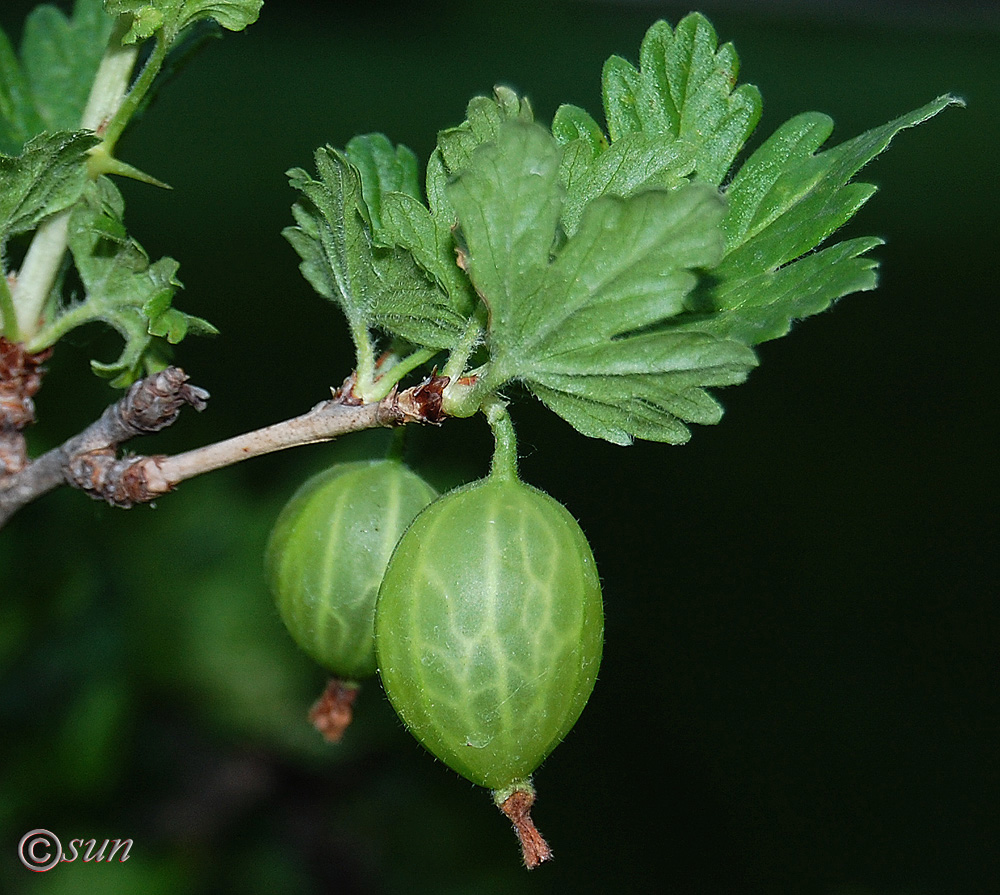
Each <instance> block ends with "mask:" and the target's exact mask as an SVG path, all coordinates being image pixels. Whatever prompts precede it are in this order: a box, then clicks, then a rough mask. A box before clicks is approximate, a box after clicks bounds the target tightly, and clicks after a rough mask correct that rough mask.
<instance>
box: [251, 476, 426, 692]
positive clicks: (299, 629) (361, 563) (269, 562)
mask: <svg viewBox="0 0 1000 895" xmlns="http://www.w3.org/2000/svg"><path fill="white" fill-rule="evenodd" d="M436 497H437V492H436V491H435V490H434V488H433V487H431V485H429V484H428V483H427V482H425V481H424V480H423V479H422V478H421V477H420V476H419V475H417V474H416V473H415V472H413V471H412V470H411V469H409V468H408V467H407V466H405V465H403V463H402V462H400V461H398V460H372V461H357V462H352V463H341V464H338V465H336V466H333V467H331V468H330V469H328V470H325V471H324V472H321V473H320V474H318V475H316V476H314V477H313V478H311V479H310V480H309V481H307V482H306V483H305V484H304V485H303V486H302V487H301V488H300V489H299V490H298V491H297V492H296V493H295V494H294V495H293V496H292V498H291V500H290V501H289V502H288V504H287V505H286V506H285V508H284V509H283V510H282V511H281V514H280V515H279V516H278V519H277V521H276V523H275V526H274V530H273V531H272V533H271V538H270V541H269V542H268V546H267V551H266V554H265V568H266V573H267V577H268V581H269V583H270V586H271V590H272V593H273V594H274V598H275V602H276V604H277V607H278V611H279V613H280V614H281V618H282V621H283V622H284V623H285V627H287V628H288V631H289V633H290V634H291V635H292V638H293V639H294V640H295V642H296V643H297V644H298V645H299V646H300V647H301V648H302V649H303V650H304V651H305V652H306V653H307V654H308V655H309V656H311V657H312V658H313V659H315V660H316V661H317V662H318V663H319V664H320V665H323V666H324V667H325V668H327V669H328V670H329V671H331V672H333V674H334V675H336V676H337V678H339V679H340V681H341V682H348V683H349V682H356V681H359V680H361V679H363V678H367V677H371V676H372V675H373V674H374V673H375V639H374V622H373V619H374V614H375V598H376V595H377V593H378V588H379V584H380V583H381V581H382V575H383V574H384V572H385V568H386V564H387V563H388V561H389V557H390V555H391V554H392V550H393V548H394V547H395V546H396V542H397V541H398V540H399V538H400V536H401V535H402V533H403V532H404V531H405V530H406V527H407V526H408V525H409V524H410V522H411V521H412V520H413V518H414V517H415V516H416V515H417V513H419V512H420V510H422V509H423V508H424V507H425V506H427V504H429V503H430V502H431V501H432V500H434V499H435V498H436Z"/></svg>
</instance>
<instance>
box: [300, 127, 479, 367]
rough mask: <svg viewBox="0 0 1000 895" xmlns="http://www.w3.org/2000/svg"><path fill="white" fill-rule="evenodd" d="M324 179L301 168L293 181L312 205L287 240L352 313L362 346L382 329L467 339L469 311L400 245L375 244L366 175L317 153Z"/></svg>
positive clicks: (441, 339) (330, 154) (440, 341)
mask: <svg viewBox="0 0 1000 895" xmlns="http://www.w3.org/2000/svg"><path fill="white" fill-rule="evenodd" d="M316 168H317V172H318V175H319V177H318V179H316V178H313V177H312V176H311V175H309V174H307V173H306V172H305V171H303V170H301V169H294V170H292V171H290V172H289V180H290V182H291V184H292V186H294V187H295V188H296V189H298V190H300V191H301V192H302V193H303V194H304V196H305V198H306V201H303V202H299V203H297V204H296V205H295V207H294V208H293V214H294V216H295V220H296V226H295V227H289V228H287V229H286V230H285V236H286V238H287V239H288V240H289V242H290V243H291V244H292V246H293V247H294V248H295V250H296V251H297V252H298V253H299V256H300V257H301V258H302V264H301V270H302V273H303V275H304V276H305V278H306V279H307V280H308V281H309V283H310V284H311V285H312V286H313V288H314V289H316V291H317V292H319V294H320V295H322V296H324V297H326V298H329V299H331V300H333V301H335V302H337V304H338V305H340V307H341V309H342V310H343V311H344V314H345V316H346V317H347V319H348V323H349V324H350V327H351V331H352V333H353V334H354V336H355V339H356V341H357V340H358V339H361V338H365V335H364V333H365V332H366V331H367V330H368V329H369V328H371V327H378V328H380V329H383V330H385V331H387V332H389V333H392V334H394V335H397V336H400V337H402V338H404V339H406V340H408V341H410V342H413V343H415V344H418V345H424V346H429V347H434V348H445V347H449V346H451V345H452V344H454V342H455V340H456V339H457V337H458V336H459V335H460V334H461V332H462V330H463V328H464V325H465V317H464V315H463V313H462V309H461V308H459V307H457V306H456V304H455V303H454V302H453V301H451V299H450V297H449V296H448V295H447V294H446V293H445V292H443V291H442V290H441V289H440V288H438V286H437V284H436V283H435V282H433V281H432V280H431V279H429V278H428V277H427V276H426V275H425V274H424V273H423V271H422V270H421V269H420V268H419V267H418V266H417V263H416V262H415V261H414V258H413V256H412V255H411V254H410V253H409V252H408V251H406V250H405V249H402V248H399V247H396V246H394V247H390V248H383V247H379V246H377V245H375V244H374V241H373V239H372V234H371V228H370V224H369V221H368V216H369V210H368V206H367V205H366V203H365V201H364V197H363V192H362V181H361V174H360V173H359V172H358V170H357V168H355V167H354V166H353V165H352V164H351V163H350V161H349V160H348V159H347V157H346V156H345V155H344V154H343V153H340V152H337V151H336V150H334V149H332V148H330V147H327V148H325V149H320V150H319V151H318V152H317V153H316Z"/></svg>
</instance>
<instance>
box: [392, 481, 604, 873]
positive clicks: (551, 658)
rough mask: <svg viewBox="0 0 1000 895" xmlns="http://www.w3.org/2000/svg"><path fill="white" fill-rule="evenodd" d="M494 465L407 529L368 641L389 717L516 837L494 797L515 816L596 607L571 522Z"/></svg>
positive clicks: (563, 713) (548, 743)
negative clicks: (489, 795) (485, 792)
mask: <svg viewBox="0 0 1000 895" xmlns="http://www.w3.org/2000/svg"><path fill="white" fill-rule="evenodd" d="M496 470H497V467H496V465H495V467H494V472H493V474H491V475H490V476H489V477H487V478H486V479H483V480H481V481H478V482H475V483H473V484H471V485H466V486H464V487H462V488H459V489H457V490H455V491H452V492H450V493H448V494H446V495H445V496H443V497H441V498H440V499H438V500H436V501H435V502H434V503H432V504H431V505H430V506H428V507H427V509H425V510H424V511H423V512H421V513H420V515H419V516H417V518H416V519H415V520H414V521H413V524H412V525H411V526H410V527H409V528H408V529H407V531H406V533H405V534H404V535H403V537H402V539H401V540H400V542H399V544H398V545H397V546H396V549H395V551H394V552H393V555H392V559H391V560H390V561H389V566H388V568H387V569H386V573H385V577H384V578H383V580H382V585H381V587H380V589H379V596H378V602H377V605H376V612H375V645H376V654H377V657H378V667H379V674H380V676H381V679H382V684H383V686H384V688H385V691H386V693H387V694H388V697H389V700H390V702H391V703H392V705H393V707H394V708H395V710H396V712H397V714H398V715H399V716H400V718H401V719H402V721H403V722H404V723H405V725H406V726H407V727H408V728H409V730H410V731H411V733H413V734H414V736H415V737H416V738H417V739H418V740H419V741H420V742H421V743H422V744H423V745H424V746H425V747H426V748H427V749H428V750H430V751H431V752H432V753H433V754H434V755H436V756H437V757H438V758H439V759H441V761H443V762H444V763H445V764H447V765H448V766H449V767H451V768H453V769H454V770H455V771H458V773H460V774H462V775H463V776H464V777H466V778H468V779H469V780H471V781H472V782H473V783H476V784H478V785H480V786H483V787H486V788H488V789H491V790H493V794H494V799H495V801H496V802H497V804H498V805H499V806H500V807H501V808H502V810H504V811H505V813H507V814H508V816H509V817H511V819H512V820H514V821H515V827H518V833H519V835H521V838H522V845H525V842H524V830H522V829H521V827H520V826H519V824H518V821H517V820H516V819H515V818H514V817H513V816H512V815H511V813H510V811H509V810H508V808H507V807H504V806H505V804H506V803H507V801H508V799H511V798H512V797H516V800H519V801H520V802H521V803H522V807H523V808H524V813H525V814H527V808H528V807H530V802H531V800H532V799H533V797H534V790H533V788H532V786H531V782H530V777H531V774H532V773H533V772H534V771H535V769H536V768H537V767H538V765H539V764H540V763H541V762H542V760H543V759H544V758H545V757H546V756H547V755H548V754H549V753H550V752H551V751H552V750H553V749H554V748H555V747H556V745H558V743H559V742H560V741H561V740H562V739H563V738H564V737H565V736H566V734H567V733H568V732H569V731H570V729H571V728H572V727H573V725H574V724H575V722H576V720H577V718H578V717H579V715H580V713H581V712H582V711H583V707H584V706H585V705H586V703H587V700H588V698H589V697H590V693H591V690H592V689H593V687H594V682H595V680H596V678H597V671H598V667H599V665H600V661H601V652H602V646H603V633H604V613H603V606H602V601H601V585H600V580H599V578H598V574H597V569H596V566H595V563H594V557H593V554H592V553H591V550H590V546H589V545H588V543H587V540H586V538H585V537H584V534H583V532H582V531H581V529H580V526H579V525H578V524H577V522H576V520H575V519H574V518H573V517H572V516H571V515H570V513H569V512H568V511H567V510H566V508H565V507H563V506H562V504H560V503H558V502H557V501H556V500H554V499H553V498H552V497H550V496H549V495H547V494H545V493H544V492H542V491H539V490H538V489H536V488H533V487H531V486H529V485H526V484H524V483H523V482H521V481H519V480H518V479H517V477H516V475H515V474H513V473H509V474H504V473H502V472H501V473H498V472H497V471H496ZM525 801H526V803H527V804H526V806H525V805H524V804H523V803H524V802H525ZM529 824H530V818H529ZM531 829H532V830H533V827H532V828H531ZM534 835H537V831H534ZM538 838H539V840H540V841H541V843H542V845H543V846H544V840H541V839H540V837H538ZM545 849H546V851H545V853H543V854H542V856H541V857H532V856H531V855H529V852H528V848H527V847H525V863H526V864H528V866H529V867H531V866H535V865H536V864H537V863H539V862H540V861H542V860H546V859H547V857H549V856H550V855H551V853H550V852H548V851H547V846H545Z"/></svg>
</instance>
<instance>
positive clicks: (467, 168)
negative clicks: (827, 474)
mask: <svg viewBox="0 0 1000 895" xmlns="http://www.w3.org/2000/svg"><path fill="white" fill-rule="evenodd" d="M738 72H739V60H738V58H737V56H736V53H735V51H734V50H733V48H732V46H731V45H730V44H722V45H720V44H719V42H718V39H717V36H716V33H715V31H714V30H713V28H712V26H711V24H710V23H709V22H708V20H707V19H706V18H705V17H704V16H702V15H700V14H697V13H693V14H691V15H688V16H687V17H685V18H684V19H683V20H681V21H680V22H679V24H678V25H677V26H676V28H674V27H671V26H670V25H669V24H668V23H666V22H663V21H660V22H657V23H656V24H654V25H653V26H652V27H651V28H650V29H649V31H648V32H647V34H646V36H645V38H644V40H643V42H642V46H641V48H640V52H639V64H638V66H633V65H632V64H631V63H630V62H628V61H626V60H625V59H622V58H620V57H618V56H612V57H611V58H610V59H608V61H607V63H606V64H605V66H604V71H603V80H602V93H603V103H604V114H605V122H606V124H605V126H603V127H602V126H601V125H600V124H599V123H598V122H597V121H596V120H595V119H594V118H593V117H592V116H591V115H590V114H588V113H587V112H586V111H584V110H583V109H581V108H579V107H576V106H570V105H564V106H561V107H560V108H559V109H558V110H557V112H556V114H555V116H554V118H553V121H552V124H551V126H550V127H543V126H542V125H541V124H539V123H538V122H536V121H535V117H534V114H533V111H532V108H531V106H530V104H529V103H528V101H527V100H526V99H524V98H523V97H519V96H517V95H516V94H515V93H514V92H513V91H511V90H509V89H506V88H497V90H496V92H495V95H494V96H493V97H476V98H475V99H473V100H472V102H471V103H470V104H469V106H468V109H467V114H466V119H465V121H464V122H462V124H460V125H459V126H457V127H453V128H449V129H447V130H444V131H442V132H441V133H440V134H439V135H438V141H437V147H436V148H435V150H434V151H433V153H432V154H431V156H430V159H429V160H428V163H427V168H426V174H425V177H424V183H423V196H422V195H421V192H420V188H419V182H418V178H417V173H416V163H415V160H414V157H413V154H412V153H411V152H410V151H409V150H407V149H406V148H405V147H402V146H393V145H392V144H391V143H390V142H389V140H388V139H387V138H386V137H385V136H383V135H381V134H371V135H367V136H363V137H357V138H355V139H354V140H352V141H351V143H350V144H349V145H348V146H347V147H346V149H345V150H344V151H338V150H335V149H333V148H331V147H324V148H322V149H320V150H319V151H318V152H317V153H316V174H315V176H314V175H311V174H307V173H306V172H305V171H303V170H301V169H295V170H293V171H291V172H289V175H290V179H291V183H292V185H293V186H294V187H295V188H296V189H297V190H299V191H300V193H301V194H302V195H301V198H300V200H299V201H298V203H297V204H296V205H295V208H294V216H295V222H296V223H295V226H294V227H291V228H289V229H288V230H287V231H286V236H287V237H288V239H289V241H290V242H291V243H292V245H293V246H294V248H295V249H296V251H297V252H298V254H299V255H300V257H301V259H302V264H301V269H302V272H303V274H304V275H305V277H306V278H307V279H308V280H309V282H310V283H311V284H312V285H313V286H314V287H315V288H316V290H317V291H318V292H319V293H320V294H321V295H323V296H325V297H326V298H329V299H331V300H333V301H335V302H336V303H337V304H339V305H340V307H341V308H342V309H343V311H344V313H345V314H346V316H347V319H348V322H349V325H350V328H351V333H352V335H353V337H354V341H355V344H356V346H357V350H358V389H359V391H360V396H361V397H363V398H371V397H377V396H378V395H380V394H383V393H385V391H386V390H387V388H388V387H389V386H390V385H391V384H393V383H394V382H396V381H397V380H398V379H399V377H400V375H401V373H400V370H401V369H407V370H408V369H410V368H411V367H412V365H409V364H403V365H401V367H395V368H394V367H393V364H392V363H389V364H386V365H384V366H377V365H376V361H375V358H376V357H377V356H378V350H377V347H376V346H377V344H378V339H379V338H385V337H388V340H389V346H388V347H389V355H388V356H389V357H391V358H393V359H394V360H395V359H399V358H410V357H417V356H418V355H419V356H420V357H421V358H425V357H427V356H432V355H435V354H437V353H439V352H441V351H444V352H447V359H446V360H444V361H443V371H444V374H445V375H448V376H449V378H450V380H451V383H450V384H449V386H448V388H447V389H446V392H445V409H446V411H447V412H449V413H451V414H453V415H469V414H471V413H474V412H476V411H477V410H478V409H480V408H481V407H482V406H483V404H484V402H485V401H488V400H489V399H490V397H491V396H493V395H495V394H496V393H497V392H499V391H500V390H501V389H504V388H505V387H507V386H509V385H510V384H511V383H520V384H522V385H523V386H524V387H526V388H527V389H528V390H530V391H531V392H532V393H533V394H534V395H535V396H536V397H538V398H539V399H540V400H541V401H543V402H544V403H545V404H546V406H548V407H549V408H550V409H551V410H552V411H554V412H555V413H557V414H558V415H559V416H561V417H563V418H564V419H565V420H567V421H568V422H569V423H571V424H572V425H573V426H574V427H575V428H576V429H578V430H579V431H580V432H582V433H583V434H585V435H588V436H593V437H598V438H603V439H606V440H608V441H611V442H614V443H617V444H628V443H630V442H631V441H632V440H633V439H635V438H642V439H648V440H654V441H662V442H671V443H679V442H683V441H685V440H687V438H689V436H690V431H689V428H688V427H689V425H690V424H692V423H700V424H709V423H715V422H717V421H718V420H719V419H720V417H721V413H722V411H721V407H720V405H719V404H718V402H717V401H716V399H715V398H714V397H713V396H712V395H711V394H710V392H709V389H711V388H715V387H718V386H726V385H733V384H736V383H739V382H742V381H743V380H744V379H745V378H746V376H747V374H748V373H749V371H750V370H751V369H752V368H753V367H754V366H755V365H756V363H757V358H756V354H755V352H754V351H753V346H755V345H757V344H758V343H760V342H763V341H766V340H769V339H773V338H777V337H779V336H783V335H785V334H786V333H787V332H788V331H789V329H790V327H791V324H792V322H793V321H794V320H797V319H799V318H802V317H806V316H809V315H812V314H815V313H817V312H819V311H822V310H824V309H825V308H828V307H829V306H830V305H831V304H832V303H833V302H834V301H835V300H837V299H838V298H841V297H842V296H844V295H847V294H849V293H852V292H857V291H863V290H869V289H872V288H874V286H875V270H874V268H875V262H874V261H873V260H872V259H871V258H870V257H868V254H867V253H868V252H869V251H870V250H871V249H873V248H874V247H875V246H877V245H879V244H880V240H879V239H877V238H874V237H858V238H853V239H848V240H845V241H843V242H839V243H833V244H826V243H828V240H829V237H830V236H831V235H832V234H833V233H834V232H835V231H836V230H838V229H839V228H840V227H841V226H842V225H843V224H844V223H845V222H846V221H847V220H849V219H850V218H851V217H852V215H854V213H855V212H856V211H857V210H858V209H859V208H860V207H861V206H862V205H863V204H864V203H865V202H866V201H867V200H868V199H869V198H870V197H871V195H872V194H873V193H874V191H875V188H874V187H873V186H871V185H869V184H863V183H855V182H853V181H852V178H853V177H854V175H855V174H856V173H857V172H858V171H859V170H860V169H861V168H862V167H863V166H864V165H865V164H867V163H868V162H869V161H871V160H872V159H873V158H874V157H875V156H876V155H878V154H879V153H880V152H882V151H883V150H884V149H885V148H886V147H887V146H888V145H889V142H890V141H891V140H892V138H893V137H894V136H895V135H896V134H897V133H898V132H899V131H901V130H903V129H904V128H908V127H911V126H914V125H916V124H919V123H921V122H923V121H925V120H926V119H928V118H930V117H932V116H933V115H936V114H937V113H938V112H940V111H941V110H942V109H943V108H945V107H946V106H948V105H949V104H952V103H955V102H957V101H956V100H955V99H953V98H952V97H949V96H942V97H940V98H938V99H936V100H934V101H933V102H930V103H928V104H927V105H925V106H923V107H922V108H920V109H917V110H915V111H913V112H911V113H908V114H906V115H903V116H901V117H899V118H897V119H895V120H894V121H891V122H889V123H888V124H885V125H883V126H882V127H878V128H875V129H873V130H871V131H868V132H867V133H865V134H862V135H861V136H859V137H857V138H855V139H853V140H850V141H848V142H846V143H842V144H841V145H839V146H836V147H834V148H833V149H828V150H824V151H821V147H822V145H823V144H824V142H825V141H826V139H827V138H828V137H829V135H830V132H831V129H832V122H831V121H830V119H829V118H828V117H827V116H825V115H822V114H819V113H807V114H804V115H799V116H797V117H795V118H793V119H792V120H790V121H788V122H787V123H785V124H784V125H782V126H781V127H780V128H778V130H777V131H776V132H775V133H774V134H773V135H772V136H771V137H769V138H767V139H766V140H765V141H764V142H763V143H762V144H761V145H760V146H759V147H758V148H757V149H756V150H754V151H753V152H752V153H751V154H750V155H749V157H747V158H746V160H745V161H744V162H743V164H742V165H740V166H738V167H734V162H735V161H736V159H737V158H738V157H739V156H740V153H741V152H742V150H743V148H744V146H745V144H746V142H747V140H748V138H749V137H750V135H751V134H752V133H753V131H754V128H755V127H756V125H757V123H758V121H759V118H760V114H761V100H760V95H759V93H758V91H757V89H756V88H755V87H752V86H750V85H737V77H738Z"/></svg>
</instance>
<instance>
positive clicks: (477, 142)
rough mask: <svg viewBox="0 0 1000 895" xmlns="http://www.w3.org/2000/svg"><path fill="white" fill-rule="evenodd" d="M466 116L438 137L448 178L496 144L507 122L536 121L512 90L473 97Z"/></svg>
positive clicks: (439, 150) (527, 103)
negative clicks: (481, 148)
mask: <svg viewBox="0 0 1000 895" xmlns="http://www.w3.org/2000/svg"><path fill="white" fill-rule="evenodd" d="M465 115H466V117H465V121H463V122H462V123H461V124H460V125H458V126H457V127H451V128H447V129H446V130H443V131H441V132H440V133H439V134H438V142H437V149H438V152H439V154H440V158H441V161H442V162H443V164H444V170H445V171H446V172H447V173H449V174H457V173H458V172H459V171H461V170H462V169H463V168H465V166H466V165H467V164H468V163H469V160H470V159H471V158H472V153H473V152H474V151H475V150H476V148H477V147H479V146H482V145H483V144H484V143H489V142H492V141H493V140H495V139H496V138H497V134H498V133H499V131H500V127H501V126H502V125H503V124H504V122H506V121H526V122H527V121H534V119H535V115H534V112H533V111H532V109H531V104H530V103H529V102H528V100H527V99H525V98H523V97H519V96H518V95H517V94H516V93H514V91H513V90H511V89H510V88H509V87H496V88H495V89H494V92H493V96H492V97H488V96H476V97H473V98H472V100H470V101H469V105H468V108H467V109H466V113H465ZM428 192H430V190H429V189H428Z"/></svg>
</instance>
